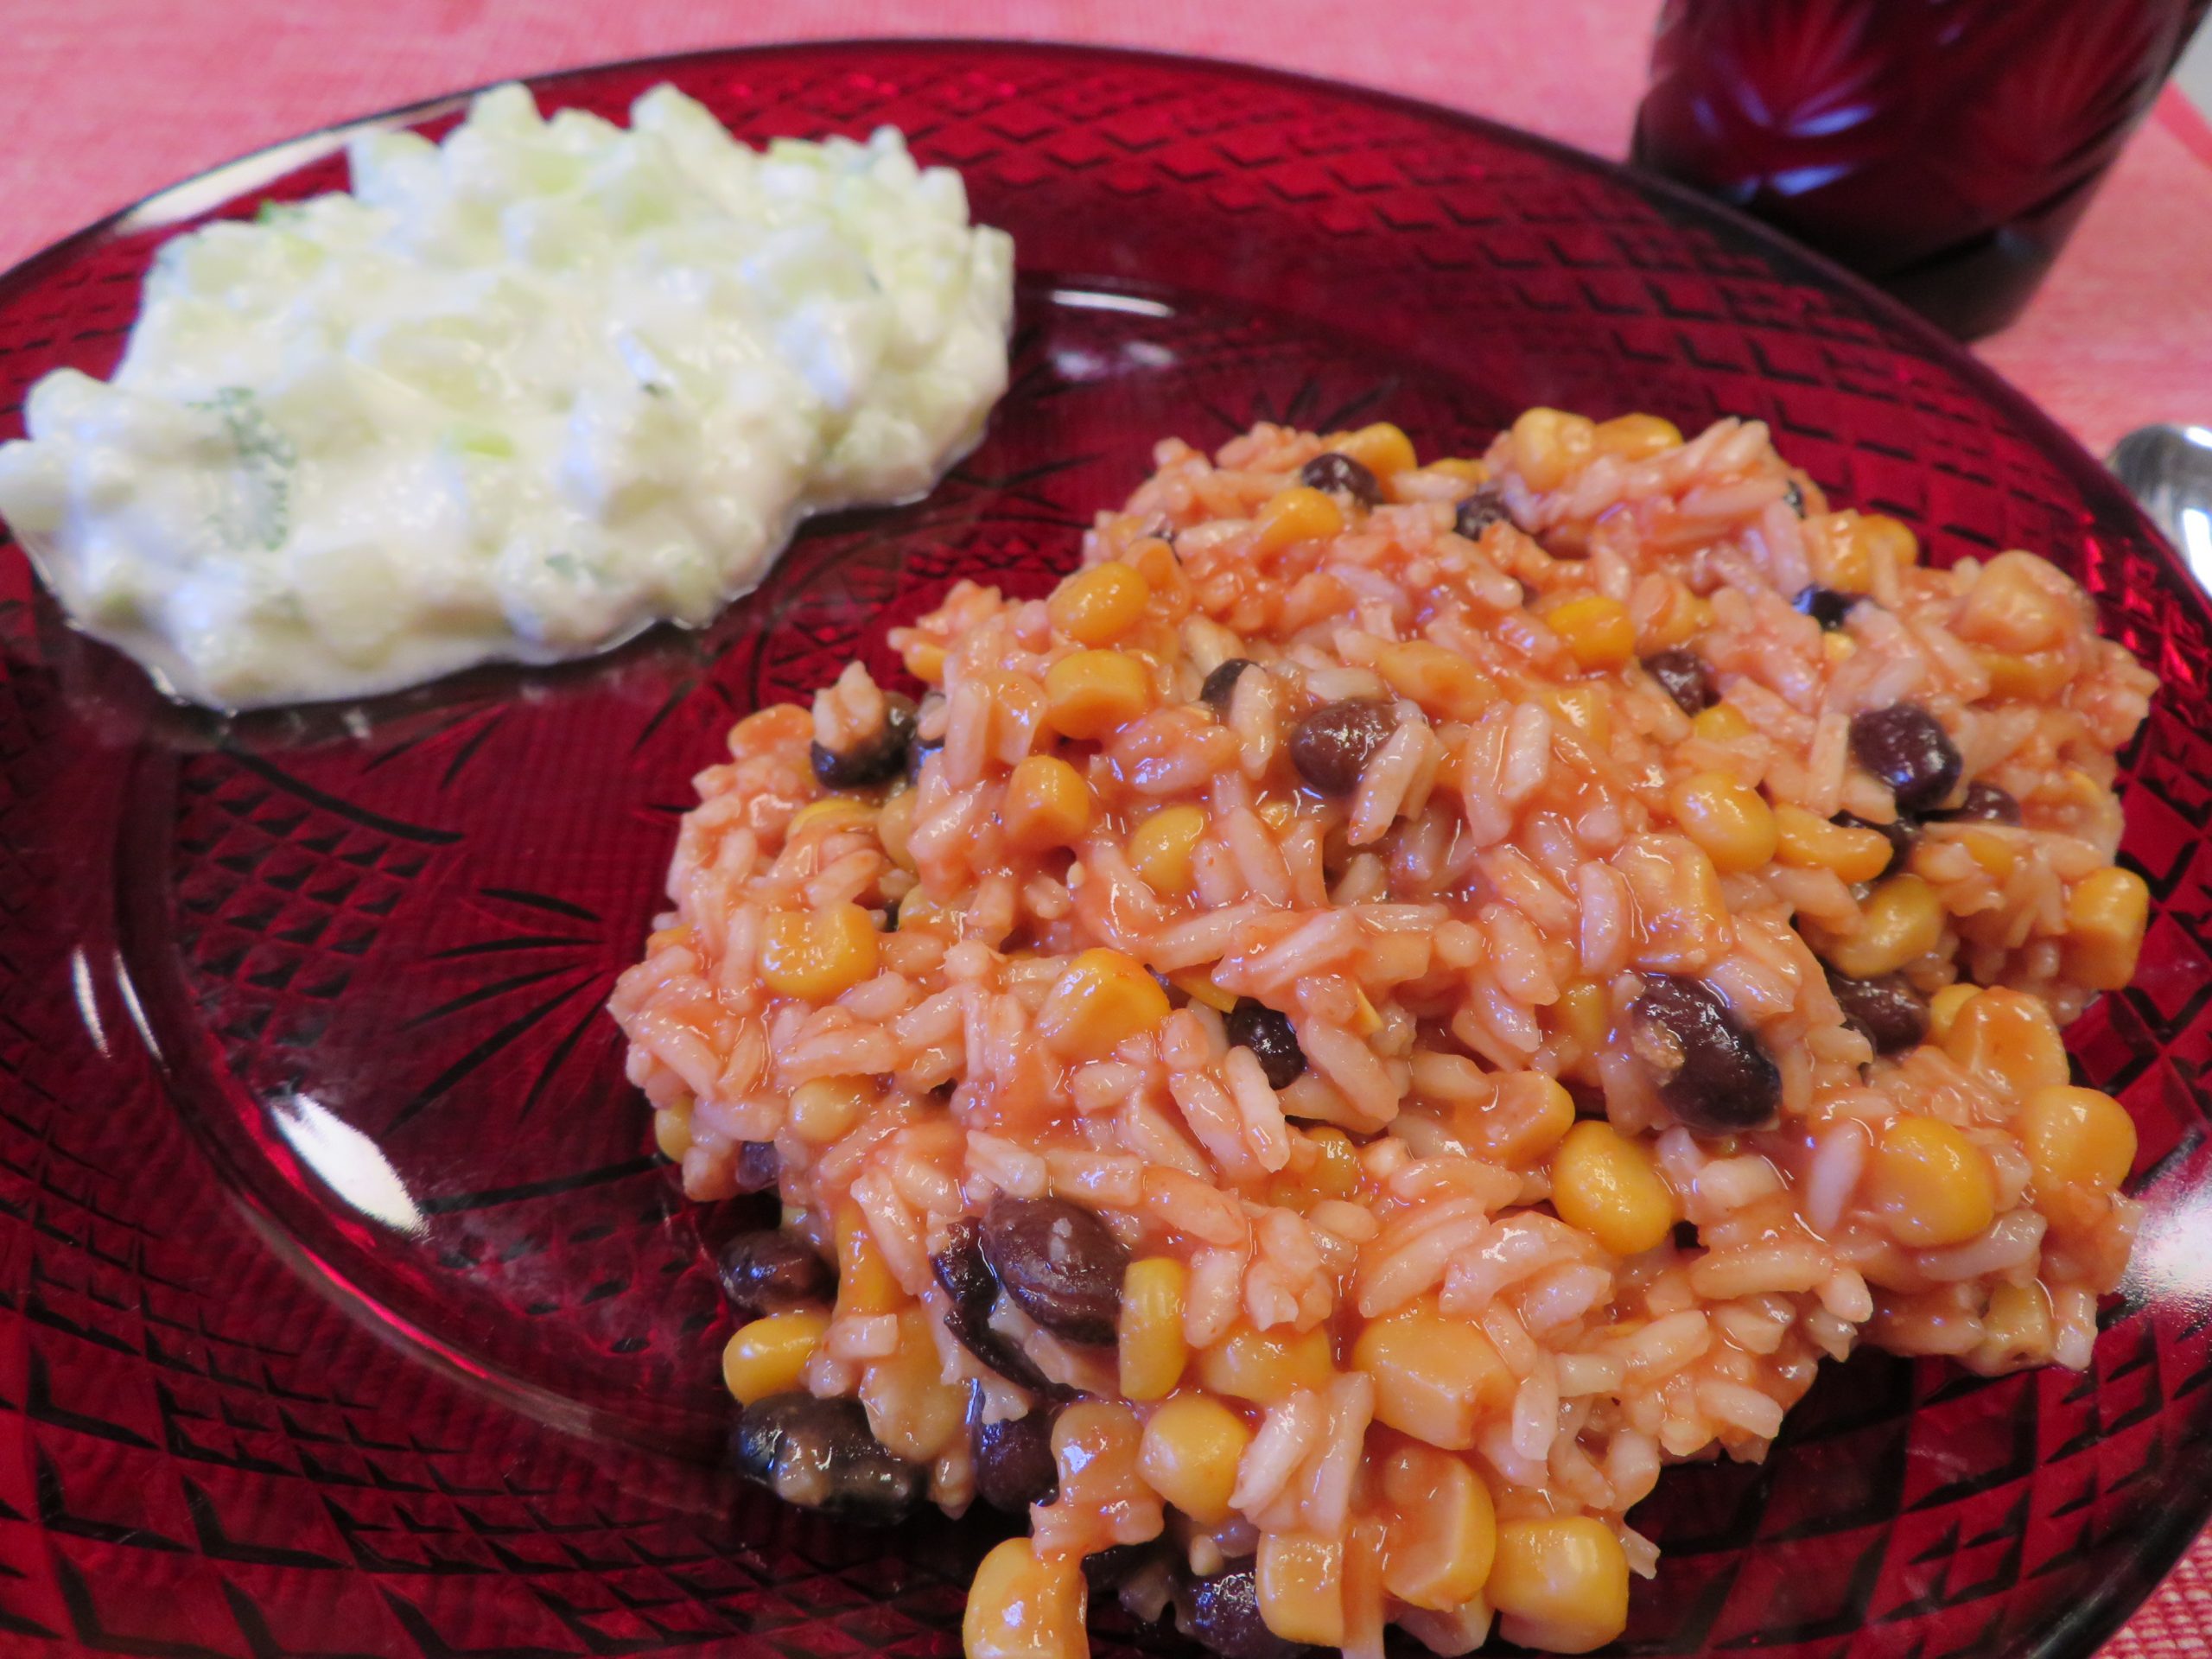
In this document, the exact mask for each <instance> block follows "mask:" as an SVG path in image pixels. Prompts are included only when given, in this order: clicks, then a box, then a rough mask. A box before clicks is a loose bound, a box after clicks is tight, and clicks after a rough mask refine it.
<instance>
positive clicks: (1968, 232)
mask: <svg viewBox="0 0 2212 1659" xmlns="http://www.w3.org/2000/svg"><path fill="white" fill-rule="evenodd" d="M2206 5H2207V0H1667V4H1666V7H1665V10H1662V12H1661V14H1660V19H1659V35H1658V39H1657V41H1656V43H1655V45H1654V47H1653V48H1652V63H1651V90H1650V92H1649V94H1647V95H1646V97H1645V99H1644V100H1643V109H1642V110H1641V111H1639V112H1638V114H1637V124H1636V143H1635V152H1634V153H1635V157H1636V159H1637V161H1638V162H1641V163H1643V165H1644V166H1646V167H1649V168H1656V170H1658V171H1660V172H1662V173H1666V174H1669V175H1673V176H1674V177H1675V178H1678V179H1681V180H1682V181H1685V182H1686V183H1689V184H1694V185H1695V186H1697V187H1698V188H1700V189H1701V190H1704V191H1707V193H1709V194H1713V195H1715V196H1719V198H1721V199H1722V200H1725V201H1727V202H1730V203H1732V204H1733V205H1734V206H1736V207H1742V208H1744V209H1745V210H1746V211H1748V212H1751V213H1756V214H1758V216H1759V217H1760V218H1762V219H1766V220H1768V221H1769V222H1770V223H1772V224H1775V225H1778V226H1781V227H1782V228H1783V229H1784V230H1786V231H1788V232H1789V233H1790V234H1791V235H1793V236H1795V237H1796V238H1799V239H1800V240H1801V241H1803V242H1807V243H1809V244H1810V245H1812V246H1814V247H1815V248H1818V249H1820V250H1821V251H1822V252H1824V253H1828V254H1832V255H1834V257H1836V258H1838V259H1840V260H1841V261H1842V262H1843V263H1844V264H1847V265H1849V266H1850V267H1851V268H1852V269H1853V270H1857V271H1859V272H1861V273H1862V274H1864V275H1866V276H1868V277H1872V278H1873V279H1874V280H1875V281H1876V282H1878V283H1881V284H1882V286H1884V287H1885V288H1886V289H1889V290H1890V291H1891V293H1893V294H1895V295H1897V296H1898V297H1899V298H1900V299H1902V300H1904V301H1905V302H1906V303H1908V304H1910V305H1911V306H1913V307H1915V308H1916V309H1918V310H1919V311H1921V312H1922V313H1923V314H1924V315H1927V316H1928V317H1929V318H1930V319H1932V320H1933V321H1936V322H1937V323H1940V324H1941V325H1942V327H1946V328H1948V329H1949V330H1950V331H1951V332H1952V333H1953V334H1958V335H1960V336H1961V337H1963V338H1967V339H1971V338H1973V337H1974V336H1976V335H1979V334H1988V333H1990V332H1991V331H1992V330H1993V329H1998V328H2001V327H2004V326H2005V324H2006V323H2008V322H2010V321H2012V319H2013V318H2014V317H2015V316H2017V315H2018V314H2019V311H2020V308H2022V307H2023V306H2024V305H2025V304H2026V303H2027V301H2028V296H2030V295H2031V294H2032V293H2033V292H2034V291H2035V289H2036V285H2037V283H2040V282H2041V281H2042V280H2043V275H2044V271H2046V270H2049V269H2050V263H2051V261H2052V260H2053V259H2055V258H2056V257H2057V255H2058V251H2059V249H2060V248H2062V247H2063V246H2064V245H2065V242H2066V238H2068V236H2069V235H2070V234H2072V232H2073V230H2074V226H2075V224H2076V223H2077V222H2078V221H2079V220H2080V219H2081V217H2082V210H2083V209H2084V208H2085V207H2088V202H2089V198H2090V196H2091V195H2092V194H2094V191H2095V189H2096V187H2097V184H2098V181H2100V180H2101V179H2102V178H2103V176H2104V175H2105V172H2106V170H2107V168H2109V167H2110V166H2111V165H2112V162H2113V158H2114V157H2116V156H2118V155H2119V153H2120V146H2121V145H2122V144H2124V143H2126V140H2127V137H2128V135H2129V134H2130V133H2131V132H2133V130H2134V129H2135V125H2136V124H2137V122H2139V120H2141V118H2143V116H2144V115H2145V112H2147V111H2149V109H2150V107H2151V103H2152V99H2155V98H2156V97H2157V96H2158V87H2159V85H2160V84H2161V83H2162V82H2163V81H2164V79H2165V78H2166V75H2167V73H2168V72H2169V71H2170V70H2171V68H2172V67H2173V65H2174V60H2176V59H2177V57H2179V56H2180V54H2181V50H2182V48H2183V47H2184V46H2185V45H2187V44H2188V41H2189V37H2190V34H2191V33H2192V32H2193V31H2194V29H2196V25H2197V23H2198V22H2200V21H2201V20H2202V17H2203V16H2204V12H2205V10H2206Z"/></svg>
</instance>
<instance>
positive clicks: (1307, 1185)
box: [1268, 1124, 1366, 1214]
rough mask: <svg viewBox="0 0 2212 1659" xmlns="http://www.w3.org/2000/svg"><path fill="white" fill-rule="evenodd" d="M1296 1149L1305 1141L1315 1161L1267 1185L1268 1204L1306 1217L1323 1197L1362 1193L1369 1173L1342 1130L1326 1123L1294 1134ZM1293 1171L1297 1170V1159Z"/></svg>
mask: <svg viewBox="0 0 2212 1659" xmlns="http://www.w3.org/2000/svg"><path fill="white" fill-rule="evenodd" d="M1291 1138H1292V1141H1293V1145H1294V1146H1295V1145H1296V1143H1297V1142H1298V1141H1300V1140H1303V1141H1307V1142H1310V1143H1311V1144H1312V1146H1313V1161H1312V1162H1311V1163H1309V1164H1307V1165H1306V1166H1304V1167H1303V1168H1300V1169H1297V1173H1292V1169H1285V1170H1283V1171H1281V1173H1278V1174H1277V1175H1276V1176H1275V1177H1274V1179H1273V1180H1271V1181H1269V1182H1268V1203H1269V1204H1278V1205H1282V1206H1283V1207H1284V1208H1286V1209H1289V1210H1296V1211H1299V1212H1300V1213H1301V1214H1303V1213H1304V1212H1305V1211H1307V1210H1309V1209H1311V1208H1313V1205H1315V1204H1317V1203H1319V1201H1320V1200H1322V1199H1324V1198H1350V1197H1351V1195H1352V1194H1353V1193H1355V1192H1358V1191H1359V1184H1360V1181H1361V1179H1363V1177H1364V1175H1365V1174H1366V1171H1365V1170H1364V1169H1363V1167H1362V1166H1361V1164H1360V1161H1359V1148H1358V1147H1356V1146H1354V1145H1353V1144H1352V1141H1351V1136H1350V1135H1346V1134H1345V1133H1344V1131H1343V1130H1342V1129H1339V1128H1332V1127H1331V1126H1330V1125H1327V1124H1317V1125H1314V1126H1313V1127H1311V1128H1303V1129H1299V1128H1294V1129H1293V1130H1292V1131H1291ZM1292 1167H1293V1168H1297V1164H1296V1160H1295V1159H1294V1160H1293V1166H1292Z"/></svg>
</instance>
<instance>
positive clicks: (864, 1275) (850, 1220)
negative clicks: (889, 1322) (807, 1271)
mask: <svg viewBox="0 0 2212 1659" xmlns="http://www.w3.org/2000/svg"><path fill="white" fill-rule="evenodd" d="M836 1242H837V1311H838V1312H839V1313H895V1312H897V1311H898V1309H899V1307H900V1306H902V1305H903V1304H904V1303H905V1301H906V1292H905V1291H904V1290H901V1289H900V1288H899V1281H897V1280H896V1279H894V1278H893V1277H892V1276H891V1267H890V1264H889V1263H888V1262H885V1261H884V1259H883V1252H882V1250H881V1249H879V1248H878V1247H877V1245H876V1242H875V1235H874V1234H873V1233H871V1232H869V1231H868V1220H867V1218H866V1217H863V1216H862V1215H861V1207H860V1205H857V1204H854V1203H852V1202H850V1201H848V1202H847V1203H846V1204H845V1205H843V1206H842V1207H841V1208H840V1209H839V1210H838V1211H837V1226H836Z"/></svg>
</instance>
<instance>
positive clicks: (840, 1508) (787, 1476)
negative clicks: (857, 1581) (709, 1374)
mask: <svg viewBox="0 0 2212 1659" xmlns="http://www.w3.org/2000/svg"><path fill="white" fill-rule="evenodd" d="M730 1455H731V1458H732V1459H733V1460H734V1462H735V1463H736V1465H737V1468H738V1471H739V1472H740V1473H741V1474H742V1475H744V1476H745V1477H746V1478H747V1479H748V1480H753V1481H757V1482H759V1483H760V1484H761V1485H763V1486H766V1488H767V1489H768V1490H769V1491H772V1492H773V1493H774V1494H775V1495H776V1496H777V1497H780V1498H782V1499H783V1500H784V1502H785V1503H796V1504H798V1506H799V1507H800V1508H802V1509H808V1510H821V1511H823V1513H824V1514H826V1515H835V1516H842V1517H843V1518H845V1519H846V1520H849V1521H859V1522H867V1523H869V1524H871V1525H877V1526H890V1525H893V1524H894V1523H896V1522H900V1521H903V1520H905V1519H906V1517H907V1516H910V1515H912V1513H913V1512H914V1509H915V1507H916V1505H918V1503H920V1502H921V1497H922V1490H923V1488H924V1486H925V1485H926V1484H927V1483H928V1478H929V1471H927V1470H925V1469H924V1468H923V1467H922V1466H921V1465H918V1464H912V1463H908V1462H907V1461H906V1459H903V1458H899V1457H894V1456H893V1455H892V1453H891V1452H889V1451H887V1450H886V1449H885V1448H884V1447H883V1446H881V1445H880V1444H879V1443H878V1442H877V1440H876V1439H875V1436H874V1435H873V1434H871V1433H869V1432H868V1413H867V1412H865V1411H864V1410H862V1409H861V1404H860V1402H858V1401H857V1400H817V1399H816V1398H815V1397H814V1396H813V1395H810V1394H800V1393H793V1394H775V1395H769V1396H768V1398H766V1400H756V1401H754V1402H753V1403H752V1404H751V1405H749V1406H747V1408H745V1409H744V1411H743V1412H741V1414H739V1416H738V1420H737V1427H735V1428H734V1429H733V1430H732V1431H731V1432H730Z"/></svg>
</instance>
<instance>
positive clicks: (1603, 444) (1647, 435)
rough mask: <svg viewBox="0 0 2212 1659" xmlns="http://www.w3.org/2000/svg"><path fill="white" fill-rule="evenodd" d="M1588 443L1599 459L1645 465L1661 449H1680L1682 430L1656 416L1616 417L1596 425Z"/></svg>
mask: <svg viewBox="0 0 2212 1659" xmlns="http://www.w3.org/2000/svg"><path fill="white" fill-rule="evenodd" d="M1590 441H1591V442H1592V445H1594V446H1595V448H1597V451H1598V453H1599V454H1601V455H1618V456H1619V457H1620V458H1621V459H1622V460H1623V461H1649V460H1650V459H1651V457H1652V456H1654V455H1656V454H1658V453H1659V452H1660V451H1661V450H1662V449H1677V448H1681V442H1682V429H1681V428H1680V427H1678V426H1676V425H1675V423H1673V422H1672V421H1668V420H1662V419H1661V418H1660V417H1659V416H1656V415H1616V416H1613V418H1612V419H1611V420H1610V421H1600V422H1599V423H1598V425H1597V429H1596V430H1594V431H1593V432H1592V433H1591V435H1590Z"/></svg>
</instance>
